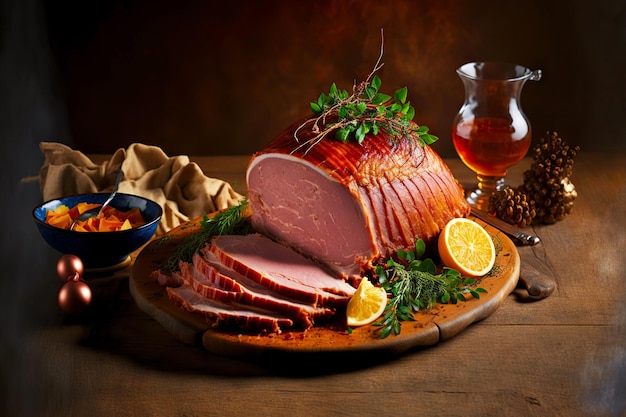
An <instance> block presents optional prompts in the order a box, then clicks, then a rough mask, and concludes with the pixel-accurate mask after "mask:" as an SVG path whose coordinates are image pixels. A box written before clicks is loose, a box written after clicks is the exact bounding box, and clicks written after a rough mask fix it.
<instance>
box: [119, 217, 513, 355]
mask: <svg viewBox="0 0 626 417" xmlns="http://www.w3.org/2000/svg"><path fill="white" fill-rule="evenodd" d="M472 220H475V221H476V222H477V223H479V224H480V225H481V226H483V227H485V229H486V230H487V231H488V232H489V233H490V235H492V237H494V238H495V239H494V240H496V241H498V242H499V243H500V244H501V249H500V251H499V253H498V256H497V258H496V265H500V266H501V267H502V265H503V264H504V270H503V271H502V272H500V273H499V274H496V275H494V276H489V277H487V278H484V279H483V280H482V282H481V286H482V287H484V288H486V289H487V291H488V292H487V294H483V295H481V298H480V300H475V299H468V301H466V302H459V303H457V304H438V305H437V306H436V307H434V308H433V309H431V310H428V311H426V312H418V313H417V314H416V321H415V322H403V325H402V333H401V334H400V335H398V336H389V337H388V338H386V339H380V338H379V337H378V335H377V334H375V332H376V331H377V328H376V327H374V326H364V327H360V328H355V329H352V331H351V332H348V331H347V329H345V328H343V329H342V328H327V327H313V328H312V329H309V330H307V331H306V332H297V331H286V332H284V333H283V334H281V335H276V334H272V335H258V334H244V333H236V332H232V333H231V332H224V331H221V330H217V329H213V328H211V326H210V325H209V324H208V323H207V322H206V320H205V319H204V318H203V317H202V316H201V315H199V314H196V313H191V312H187V311H185V310H183V309H181V308H180V307H179V306H177V305H175V304H174V303H173V302H171V301H170V300H169V299H168V297H167V294H166V291H165V289H164V288H163V287H161V286H159V285H158V284H157V283H156V282H155V281H154V280H153V279H151V278H150V277H149V271H150V270H152V269H155V268H156V267H157V266H158V264H159V263H160V262H161V260H162V259H164V257H163V254H168V253H170V252H169V251H168V250H167V247H168V245H162V243H163V242H162V241H161V239H163V238H164V236H166V237H168V236H169V237H172V239H171V242H168V243H169V245H170V247H171V245H173V244H176V242H177V241H180V239H182V237H183V236H184V235H186V234H187V233H193V231H194V230H196V229H197V228H198V227H199V219H197V220H193V221H190V222H187V223H185V224H183V225H182V226H179V227H178V228H176V229H174V230H172V231H171V232H169V233H168V234H166V235H164V236H161V237H159V238H156V239H155V240H153V241H152V242H150V243H149V244H148V245H147V246H146V247H145V248H144V249H143V250H142V251H141V253H140V254H139V255H138V256H137V259H136V260H135V263H134V265H133V267H132V270H131V274H130V279H129V288H130V292H131V295H132V297H133V299H134V300H135V302H136V303H137V305H138V307H139V308H140V309H141V310H142V311H144V312H145V313H146V314H148V315H150V316H151V317H152V318H154V319H155V320H156V321H157V322H159V323H160V324H161V325H162V326H163V327H164V328H165V330H166V331H168V332H169V333H170V334H172V335H173V336H174V337H175V338H176V339H178V340H180V341H181V342H183V343H187V344H197V345H200V346H202V347H203V348H204V349H206V350H207V351H209V352H211V353H214V354H218V355H222V356H235V357H237V356H262V355H265V354H270V353H278V354H280V353H290V354H294V353H296V354H314V353H327V354H328V353H330V354H333V353H337V354H338V353H350V352H367V351H386V352H389V353H390V354H393V355H397V354H401V353H404V352H406V351H408V350H410V349H412V348H417V347H426V346H432V345H435V344H437V343H439V342H441V341H444V340H448V339H451V338H452V337H454V336H455V335H457V334H459V333H460V332H462V331H463V330H464V329H465V328H467V327H468V326H470V325H471V324H473V323H475V322H478V321H480V320H483V319H485V318H486V317H488V316H490V315H491V314H493V312H495V311H496V310H497V309H498V308H499V307H500V305H501V304H502V302H503V301H504V300H505V299H506V297H507V296H508V295H509V294H510V293H511V292H512V291H513V290H514V289H515V287H516V286H517V282H518V279H519V273H520V257H519V254H518V252H517V248H516V247H515V244H514V243H513V242H512V241H511V240H510V239H509V238H508V236H506V235H505V234H504V233H502V232H500V231H499V230H497V229H495V228H493V227H492V226H490V225H488V224H486V223H484V222H483V221H481V220H479V219H476V218H473V217H472Z"/></svg>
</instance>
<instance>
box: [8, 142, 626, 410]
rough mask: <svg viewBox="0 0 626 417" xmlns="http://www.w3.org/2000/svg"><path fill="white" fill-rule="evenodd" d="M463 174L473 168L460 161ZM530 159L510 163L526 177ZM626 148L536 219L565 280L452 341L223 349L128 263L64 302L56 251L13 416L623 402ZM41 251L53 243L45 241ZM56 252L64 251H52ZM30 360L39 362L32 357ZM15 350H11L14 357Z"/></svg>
mask: <svg viewBox="0 0 626 417" xmlns="http://www.w3.org/2000/svg"><path fill="white" fill-rule="evenodd" d="M191 159H192V160H194V161H196V162H198V163H199V164H200V166H201V167H202V168H203V170H204V171H205V173H206V174H207V175H209V176H213V177H216V178H221V179H224V180H227V181H229V182H230V183H231V184H233V186H234V187H235V189H237V190H238V191H240V192H245V178H244V172H245V167H246V164H247V161H248V157H247V156H246V157H198V158H193V157H192V158H191ZM447 162H448V164H449V165H450V167H451V168H452V170H453V172H454V174H455V176H456V177H457V178H458V179H459V181H460V182H461V183H462V184H470V183H471V182H472V181H473V175H472V173H471V172H470V171H469V170H467V169H466V168H465V167H464V166H463V165H462V164H461V163H460V162H459V161H458V160H454V159H451V160H447ZM529 164H530V160H529V159H526V160H524V161H523V162H522V163H520V164H519V165H518V166H516V167H515V168H514V169H513V170H512V171H511V172H510V175H509V180H510V181H509V182H511V183H513V184H517V183H520V182H521V173H522V171H523V170H524V169H526V168H527V167H528V166H529ZM625 167H626V154H624V153H617V154H609V153H603V154H597V153H585V152H581V153H580V154H579V155H578V156H577V158H576V162H575V166H574V175H573V178H572V180H573V182H574V184H575V186H576V189H577V191H578V199H577V200H576V202H575V205H574V211H573V213H572V214H571V215H569V216H568V217H567V218H566V219H565V220H564V221H562V222H559V223H557V224H554V225H545V226H537V227H534V228H533V231H534V233H536V234H537V235H539V236H540V237H541V239H542V244H540V245H538V246H535V247H519V248H518V249H519V253H520V256H521V259H522V262H527V263H530V264H532V265H534V266H536V267H537V268H540V269H542V270H543V271H545V272H546V273H548V274H549V275H550V276H552V277H553V278H554V279H555V280H556V282H557V285H558V287H557V289H556V290H555V292H554V293H553V294H552V295H551V296H550V297H548V298H546V299H543V300H541V301H535V302H528V301H527V299H526V298H525V297H524V292H523V290H521V289H517V290H515V291H514V292H513V293H512V294H511V295H510V296H509V297H508V298H507V299H506V300H505V301H504V303H503V304H502V306H501V307H500V308H499V309H498V310H497V311H496V312H495V313H494V314H492V315H491V316H490V317H488V318H487V319H485V320H483V321H481V322H479V323H476V324H474V325H472V326H470V327H469V328H468V329H466V330H465V331H463V332H462V333H461V334H459V335H458V336H456V337H454V338H453V339H451V340H449V341H447V342H444V343H441V344H438V345H435V346H433V347H429V348H424V349H416V350H414V351H411V352H408V353H407V354H404V355H402V356H400V357H396V358H393V359H389V360H384V361H381V360H379V359H378V358H376V357H370V356H368V355H365V356H363V357H360V358H358V360H354V361H350V362H349V363H336V361H334V360H333V357H332V356H330V357H323V358H311V359H306V360H302V361H299V362H294V361H292V360H287V359H285V361H284V362H283V361H278V362H275V363H263V362H259V361H255V360H247V359H234V358H226V357H219V356H215V355H212V354H210V353H208V352H205V351H203V350H202V349H201V348H198V347H196V346H189V345H185V344H182V343H181V342H179V341H177V340H176V338H174V337H173V336H172V335H170V334H169V333H167V332H166V331H165V330H164V329H163V328H162V327H161V326H160V325H159V324H158V323H157V322H155V321H154V320H153V319H151V318H150V317H149V316H148V315H146V314H145V313H143V312H142V311H141V310H139V308H138V307H137V305H136V304H135V302H134V300H133V299H132V297H131V295H130V293H129V290H128V276H129V271H130V269H129V268H127V269H124V270H122V271H118V272H116V273H115V274H113V275H104V276H97V277H91V278H90V284H91V286H92V289H93V291H94V295H95V297H96V298H95V299H94V303H93V306H92V310H91V311H90V312H89V313H88V314H85V315H82V316H79V317H65V316H63V315H62V314H60V312H59V311H58V308H56V307H57V306H56V292H55V291H58V289H59V288H60V285H61V283H60V280H59V279H58V278H57V277H56V274H55V269H54V268H55V265H56V259H58V254H57V255H53V256H49V257H48V261H47V262H48V263H47V264H46V265H44V268H42V270H44V271H47V272H46V273H45V274H46V280H47V281H46V284H45V285H44V286H43V288H40V289H39V290H37V291H36V292H35V295H36V297H37V298H35V296H33V297H31V299H30V301H29V302H28V303H25V305H22V306H20V307H19V308H18V309H17V312H16V313H15V314H28V313H26V312H27V311H29V309H31V308H33V307H32V305H33V304H37V305H38V309H37V311H39V313H38V314H37V315H36V317H35V318H34V319H33V320H31V321H30V323H31V325H30V326H29V327H28V329H27V330H26V331H21V332H19V337H20V340H19V341H13V343H15V344H17V345H18V346H21V350H20V349H15V351H16V352H17V351H19V354H17V353H16V357H21V359H16V360H18V362H17V364H16V365H15V367H16V368H17V367H19V368H20V369H19V371H16V370H14V372H13V373H10V374H9V377H10V378H11V380H10V382H9V387H8V388H7V389H8V391H7V390H5V391H6V392H5V393H4V394H3V397H1V398H3V399H4V400H5V401H7V404H6V407H5V410H0V414H1V413H2V412H3V411H7V414H6V415H53V416H92V417H95V416H221V415H225V416H248V415H250V416H266V415H267V416H269V415H271V416H279V415H289V416H330V415H332V416H353V415H358V416H369V415H377V416H383V415H394V416H413V415H425V416H434V415H445V416H496V415H497V416H509V415H510V416H583V415H624V413H626V404H625V401H626V400H625V398H626V304H625V302H624V300H625V299H626V269H625V268H624V266H625V261H624V259H625V257H624V251H625V250H626V238H625V234H624V232H625V231H626V230H625V229H626V227H625V226H626V220H625V219H626V168H625ZM32 245H33V246H35V247H36V248H37V250H41V251H45V250H46V249H45V246H46V245H45V243H43V242H41V241H34V242H32ZM54 256H57V258H54ZM24 358H26V359H24ZM11 360H12V359H11V357H4V358H3V361H11Z"/></svg>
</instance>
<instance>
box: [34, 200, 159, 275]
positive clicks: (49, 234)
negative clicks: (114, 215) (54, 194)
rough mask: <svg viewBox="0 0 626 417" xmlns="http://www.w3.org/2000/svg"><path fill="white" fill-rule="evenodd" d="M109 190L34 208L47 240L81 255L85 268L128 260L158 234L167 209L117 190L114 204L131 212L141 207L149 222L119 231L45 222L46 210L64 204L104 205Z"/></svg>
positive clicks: (103, 266)
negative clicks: (77, 228)
mask: <svg viewBox="0 0 626 417" xmlns="http://www.w3.org/2000/svg"><path fill="white" fill-rule="evenodd" d="M108 196H109V193H95V194H80V195H73V196H68V197H63V198H59V199H55V200H50V201H47V202H45V203H43V204H41V205H40V206H37V207H35V208H34V209H33V219H34V220H35V224H36V225H37V229H39V233H40V234H41V236H42V237H43V239H44V240H45V241H46V243H48V245H50V246H51V247H53V248H54V249H56V250H57V251H59V252H61V253H62V254H72V255H76V256H78V257H79V258H80V259H81V260H82V261H83V264H84V266H85V268H89V269H96V268H106V267H111V266H114V265H117V264H120V263H122V262H124V261H126V260H127V259H128V257H129V255H130V254H131V253H132V252H133V251H135V250H137V249H139V248H140V247H141V246H142V245H143V244H144V243H146V242H147V241H149V240H150V238H151V237H152V236H153V235H154V232H155V231H156V228H157V226H158V225H159V222H160V221H161V216H162V215H163V210H162V209H161V206H160V205H158V204H157V203H155V202H154V201H152V200H148V199H147V198H143V197H139V196H136V195H131V194H123V193H117V194H116V196H115V198H114V199H113V201H112V202H111V204H110V205H111V206H112V207H115V208H116V209H118V210H122V211H127V210H131V209H134V208H139V210H140V211H141V214H142V216H143V218H144V219H145V220H146V224H144V225H142V226H140V227H137V228H133V229H129V230H120V231H117V232H75V231H72V230H66V229H61V228H58V227H54V226H51V225H49V224H47V223H46V222H45V219H46V211H47V210H54V209H55V208H57V207H58V206H60V205H65V206H67V207H69V208H72V207H74V206H75V205H77V204H78V203H80V202H87V203H99V204H102V203H104V201H105V200H106V199H107V197H108Z"/></svg>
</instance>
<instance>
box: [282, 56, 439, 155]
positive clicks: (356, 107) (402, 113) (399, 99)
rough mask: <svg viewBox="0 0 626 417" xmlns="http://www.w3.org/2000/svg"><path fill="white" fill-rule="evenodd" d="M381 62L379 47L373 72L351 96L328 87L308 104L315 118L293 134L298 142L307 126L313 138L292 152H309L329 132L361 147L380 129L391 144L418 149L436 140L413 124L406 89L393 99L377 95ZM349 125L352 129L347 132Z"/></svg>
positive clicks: (355, 86) (396, 93) (386, 95)
mask: <svg viewBox="0 0 626 417" xmlns="http://www.w3.org/2000/svg"><path fill="white" fill-rule="evenodd" d="M381 59H382V47H381V54H380V56H379V58H378V61H377V62H376V65H375V66H374V69H373V70H372V72H371V73H370V74H369V76H368V77H367V78H366V79H365V81H363V82H361V83H360V84H358V85H356V84H355V85H354V87H353V91H352V94H348V92H347V91H346V90H340V89H339V88H338V87H337V85H336V84H335V83H332V84H331V86H330V89H329V92H328V94H325V93H321V94H320V96H319V98H318V100H317V102H311V103H310V107H311V111H312V112H313V114H314V115H315V116H316V117H315V118H314V119H309V120H307V121H305V122H304V123H303V124H302V125H300V127H299V128H298V129H296V131H295V132H294V138H295V139H296V141H298V142H300V139H299V137H298V134H299V132H300V130H301V129H302V128H304V127H305V126H308V125H311V126H312V127H311V130H312V131H313V132H315V134H314V135H313V137H312V138H311V139H308V140H307V141H305V142H304V143H302V144H301V145H300V146H298V148H296V150H297V149H300V148H301V147H303V146H308V147H309V149H310V148H311V147H312V146H315V144H317V143H318V142H319V141H320V140H322V139H324V138H326V137H327V136H328V134H329V133H333V132H334V137H335V138H336V139H338V140H340V141H342V142H344V143H347V142H349V141H350V140H352V139H354V140H355V141H356V142H357V143H362V142H363V141H364V140H365V137H366V136H367V135H368V134H373V135H378V134H379V132H380V129H383V130H384V131H385V132H387V133H388V134H389V135H390V136H391V140H393V141H397V140H399V139H403V138H414V139H416V142H417V143H418V144H419V145H420V146H425V145H431V144H432V143H434V142H435V141H436V140H437V137H436V136H434V135H431V134H430V133H428V128H426V127H425V126H418V125H417V124H415V123H413V119H414V117H415V108H414V107H413V106H411V104H410V102H408V101H407V99H408V89H407V88H406V87H402V88H399V89H398V90H396V91H395V93H394V95H393V97H392V96H390V95H388V94H385V93H382V92H380V87H381V85H382V81H381V79H380V77H379V76H378V75H376V74H375V73H376V71H378V69H380V68H381V67H382V63H381ZM328 116H331V117H328ZM333 116H335V117H333ZM351 124H354V125H355V127H352V128H348V125H351ZM361 126H368V128H363V127H361ZM359 127H361V128H359ZM330 137H333V136H330Z"/></svg>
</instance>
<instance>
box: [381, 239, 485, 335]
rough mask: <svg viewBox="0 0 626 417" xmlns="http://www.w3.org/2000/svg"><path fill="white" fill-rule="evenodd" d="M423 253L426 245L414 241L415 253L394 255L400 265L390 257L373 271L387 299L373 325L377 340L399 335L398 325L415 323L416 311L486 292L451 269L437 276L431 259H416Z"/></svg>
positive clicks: (420, 240)
mask: <svg viewBox="0 0 626 417" xmlns="http://www.w3.org/2000/svg"><path fill="white" fill-rule="evenodd" d="M425 251H426V244H425V243H424V241H423V240H422V239H418V240H417V241H416V242H415V251H405V250H400V251H398V252H396V257H397V258H398V259H399V260H400V261H395V260H394V259H393V257H392V258H390V259H389V260H388V261H387V267H386V268H385V267H384V266H381V265H378V266H377V267H376V268H375V273H376V275H377V277H378V282H379V283H380V285H381V286H382V287H383V288H385V290H386V291H387V293H388V294H390V295H391V298H390V300H389V302H388V303H387V307H386V308H385V312H384V314H383V317H382V319H381V320H380V321H378V322H376V323H375V325H376V326H378V327H379V328H380V329H379V330H380V337H381V338H386V337H388V336H389V335H391V334H392V333H393V334H395V335H398V334H400V330H401V327H402V322H403V321H409V320H411V321H412V320H415V316H414V313H416V312H418V311H419V310H420V309H428V308H431V307H433V306H434V305H435V304H436V303H437V302H441V303H444V304H445V303H451V304H456V303H457V302H464V301H466V300H465V294H470V295H471V296H472V297H474V298H479V297H480V294H481V293H486V292H487V291H486V290H485V289H484V288H480V287H476V284H477V282H478V281H477V280H476V279H475V278H463V277H462V276H461V273H460V272H459V271H456V270H454V269H450V268H443V270H442V271H441V273H439V274H437V266H436V264H435V262H434V261H433V260H432V259H430V258H426V259H420V258H421V257H422V256H423V255H424V253H425Z"/></svg>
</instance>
